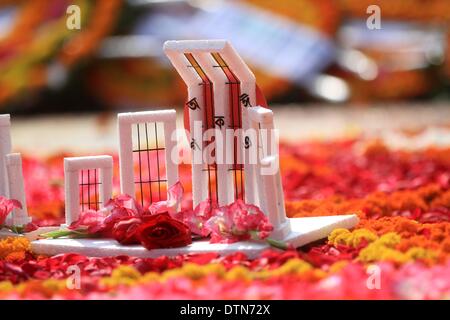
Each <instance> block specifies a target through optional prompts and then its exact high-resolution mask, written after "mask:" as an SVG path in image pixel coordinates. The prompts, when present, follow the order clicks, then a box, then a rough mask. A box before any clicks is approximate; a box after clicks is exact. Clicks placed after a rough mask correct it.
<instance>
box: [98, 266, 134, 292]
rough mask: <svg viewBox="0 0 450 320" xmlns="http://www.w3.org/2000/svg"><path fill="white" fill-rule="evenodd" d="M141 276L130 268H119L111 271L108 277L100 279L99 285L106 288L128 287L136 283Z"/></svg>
mask: <svg viewBox="0 0 450 320" xmlns="http://www.w3.org/2000/svg"><path fill="white" fill-rule="evenodd" d="M140 277H141V274H140V273H139V271H137V270H136V269H135V268H133V267H131V266H119V267H117V268H116V269H114V270H113V272H112V273H111V276H110V277H107V278H102V279H101V280H100V283H101V284H102V285H105V286H108V287H115V286H119V285H126V286H130V285H133V284H135V283H137V282H138V280H139V278H140Z"/></svg>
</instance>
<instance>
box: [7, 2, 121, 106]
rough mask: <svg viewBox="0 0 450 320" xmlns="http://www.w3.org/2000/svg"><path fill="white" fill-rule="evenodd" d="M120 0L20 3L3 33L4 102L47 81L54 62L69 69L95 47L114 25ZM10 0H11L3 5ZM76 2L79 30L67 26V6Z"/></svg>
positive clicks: (47, 82) (39, 86)
mask: <svg viewBox="0 0 450 320" xmlns="http://www.w3.org/2000/svg"><path fill="white" fill-rule="evenodd" d="M121 2H122V1H121V0H98V1H92V0H76V1H65V0H64V1H60V0H33V1H21V2H19V3H18V4H17V3H15V5H16V10H17V13H16V17H15V19H14V22H13V25H12V27H11V30H9V32H7V33H6V35H4V36H3V37H0V71H1V72H0V104H2V103H4V102H6V101H9V100H10V99H12V98H14V97H15V96H16V95H17V94H18V93H21V92H26V91H29V90H33V89H36V88H41V87H45V86H47V85H48V84H49V82H51V79H49V77H51V76H52V75H51V74H50V73H51V72H52V70H51V68H52V66H54V65H57V66H58V67H59V68H63V69H64V70H68V69H71V68H73V67H74V65H76V63H77V62H79V61H80V60H81V59H83V58H86V57H87V56H89V55H90V54H92V53H93V52H94V50H95V49H96V47H97V45H98V44H99V40H100V39H101V38H102V37H104V36H105V35H107V34H108V33H109V32H110V31H111V29H112V27H113V26H114V22H115V19H116V17H117V15H118V12H119V9H120V5H121ZM5 5H11V2H10V1H6V2H4V1H2V2H0V6H5ZM69 5H78V6H79V7H80V12H81V24H82V25H81V30H69V29H68V28H67V27H66V19H67V17H68V16H67V15H66V9H67V7H68V6H69Z"/></svg>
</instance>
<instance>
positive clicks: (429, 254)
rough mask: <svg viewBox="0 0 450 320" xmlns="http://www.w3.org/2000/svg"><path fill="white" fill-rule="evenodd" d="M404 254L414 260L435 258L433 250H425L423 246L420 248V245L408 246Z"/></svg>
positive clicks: (435, 254)
mask: <svg viewBox="0 0 450 320" xmlns="http://www.w3.org/2000/svg"><path fill="white" fill-rule="evenodd" d="M405 255H406V256H407V257H408V258H409V259H411V260H416V259H424V260H425V259H431V260H434V259H436V258H437V256H438V255H437V253H436V252H434V251H433V250H427V249H425V248H420V247H414V248H410V249H409V250H408V251H407V252H406V253H405Z"/></svg>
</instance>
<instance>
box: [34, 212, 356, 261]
mask: <svg viewBox="0 0 450 320" xmlns="http://www.w3.org/2000/svg"><path fill="white" fill-rule="evenodd" d="M289 220H290V223H291V228H292V232H291V233H290V234H289V235H288V237H287V238H286V239H285V240H286V241H287V242H289V243H291V244H293V245H294V246H295V247H300V246H303V245H305V244H308V243H310V242H313V241H317V240H320V239H323V238H326V237H327V236H328V235H329V234H330V232H331V231H333V230H334V229H336V228H353V227H354V226H355V225H356V224H357V223H358V217H357V216H356V215H345V216H325V217H307V218H291V219H289ZM31 248H32V251H33V252H35V253H37V254H44V255H56V254H61V253H69V252H71V253H78V254H82V255H86V256H92V257H105V256H118V255H128V256H133V257H140V258H156V257H159V256H176V255H180V254H194V253H211V252H214V253H216V252H217V253H220V254H221V255H228V254H231V253H234V252H237V251H240V252H243V253H245V254H246V255H247V256H248V257H249V258H250V259H253V258H256V257H258V256H259V255H260V254H261V252H262V251H264V250H266V249H269V248H270V246H269V245H268V244H266V243H265V242H256V241H245V242H236V243H231V244H223V243H209V242H208V241H194V242H193V243H192V244H191V245H189V246H186V247H182V248H168V249H153V250H147V249H145V248H144V247H142V246H140V245H131V246H123V245H120V244H119V243H117V241H115V240H113V239H42V240H36V241H32V243H31Z"/></svg>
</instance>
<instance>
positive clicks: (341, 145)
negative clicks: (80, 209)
mask: <svg viewBox="0 0 450 320" xmlns="http://www.w3.org/2000/svg"><path fill="white" fill-rule="evenodd" d="M360 147H361V141H358V140H348V141H337V142H333V143H304V144H299V145H283V146H282V147H281V166H282V173H283V184H284V189H285V196H286V200H287V201H286V209H287V213H288V215H289V216H291V217H301V216H320V215H338V214H348V213H353V212H356V213H357V214H358V215H359V217H360V219H361V221H360V224H359V225H358V226H357V228H355V229H354V230H344V229H337V230H335V231H334V232H333V233H332V234H331V235H330V236H329V238H328V239H324V240H323V241H320V242H317V243H314V244H311V245H308V246H306V247H303V248H300V249H299V250H296V251H295V250H287V251H275V250H269V251H267V252H265V253H264V254H263V255H261V256H260V257H259V258H258V259H255V260H249V259H247V258H246V257H245V255H243V254H240V253H236V254H233V255H230V256H226V257H219V256H218V255H216V254H203V255H191V256H178V257H176V258H167V257H159V258H157V259H140V258H133V257H127V256H120V257H107V258H89V257H85V256H81V255H77V254H65V255H58V256H52V257H43V256H37V255H35V254H33V252H31V251H30V247H29V243H28V241H27V240H25V239H19V238H9V239H4V240H0V298H3V299H15V298H27V299H46V298H58V299H59V298H63V299H160V298H161V299H180V298H185V299H197V298H198V299H223V298H226V299H254V298H257V299H301V298H308V299H341V298H342V299H380V298H381V299H383V298H385V299H408V298H413V299H416V298H420V299H425V298H438V299H442V298H449V297H450V259H449V255H450V149H427V150H425V151H421V152H403V151H390V150H388V149H387V148H385V147H384V146H383V145H381V144H379V143H374V144H371V145H367V146H366V147H365V148H363V149H361V148H360ZM62 157H63V155H59V156H55V157H53V158H49V159H46V160H37V159H33V158H28V157H25V158H24V171H25V172H24V174H25V179H26V181H25V183H26V188H27V199H28V207H29V211H30V212H31V214H32V215H33V217H34V221H35V222H36V223H38V224H39V225H42V226H47V225H53V224H59V223H61V222H62V220H63V211H64V210H63V166H62V164H63V162H62ZM116 163H117V161H116ZM116 170H117V168H116ZM189 170H190V169H189V167H187V166H181V169H180V177H181V182H182V183H183V185H184V186H185V197H184V198H185V199H184V202H183V203H182V207H184V208H188V207H189V206H190V205H191V203H190V201H189V198H190V197H189V193H190V185H189V175H190V172H189ZM115 184H116V186H115V193H116V194H117V193H118V184H117V181H115ZM120 231H121V230H118V231H117V232H118V233H119V232H120ZM118 236H120V235H118ZM123 239H124V241H125V240H126V239H125V238H123ZM74 265H76V266H78V267H79V270H80V272H81V278H80V279H81V281H80V283H79V286H76V287H75V288H74V287H73V286H71V285H70V281H71V280H72V279H73V278H72V268H71V267H72V266H74Z"/></svg>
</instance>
